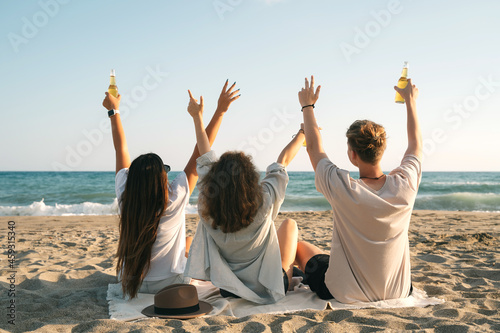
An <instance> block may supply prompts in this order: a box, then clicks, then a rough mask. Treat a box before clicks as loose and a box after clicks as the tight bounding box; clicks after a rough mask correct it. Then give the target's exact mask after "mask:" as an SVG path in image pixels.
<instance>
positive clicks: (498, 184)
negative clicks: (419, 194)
mask: <svg viewBox="0 0 500 333" xmlns="http://www.w3.org/2000/svg"><path fill="white" fill-rule="evenodd" d="M428 184H431V185H446V186H450V185H451V186H463V185H475V186H482V185H487V186H500V182H489V181H486V182H475V181H461V182H428V183H427V185H428Z"/></svg>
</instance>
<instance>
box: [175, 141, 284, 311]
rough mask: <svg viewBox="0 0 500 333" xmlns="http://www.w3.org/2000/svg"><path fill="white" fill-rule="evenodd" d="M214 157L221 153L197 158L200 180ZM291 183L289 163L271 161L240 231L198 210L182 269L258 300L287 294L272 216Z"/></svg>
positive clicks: (255, 300)
mask: <svg viewBox="0 0 500 333" xmlns="http://www.w3.org/2000/svg"><path fill="white" fill-rule="evenodd" d="M215 161H217V156H216V155H215V153H214V152H213V151H210V152H208V153H206V154H204V155H202V156H200V157H199V158H198V159H197V167H196V170H197V171H198V176H199V181H202V180H203V178H204V177H205V176H206V175H207V173H208V171H209V170H210V168H211V167H212V164H213V163H214V162H215ZM287 184H288V174H287V172H286V169H285V167H284V166H283V165H282V164H279V163H273V164H271V165H270V166H269V167H268V168H267V171H266V176H265V177H264V179H263V180H262V181H261V186H262V194H263V196H262V199H263V200H262V205H261V206H260V207H259V210H258V212H257V214H256V215H255V218H254V220H253V222H252V223H251V224H250V225H249V226H247V227H246V228H243V229H241V230H239V231H236V232H233V233H224V232H222V231H221V230H220V229H214V228H212V220H211V219H210V220H205V219H204V218H203V217H201V216H200V222H199V223H198V227H197V229H196V234H195V236H194V239H193V243H192V245H191V249H190V250H189V258H188V261H187V264H186V271H185V272H184V275H185V276H189V277H192V278H195V279H201V280H210V281H212V283H213V285H214V286H216V287H219V288H222V289H225V290H226V291H229V292H232V293H233V294H236V295H238V296H240V297H241V298H244V299H246V300H249V301H252V302H255V303H259V304H269V303H275V302H276V301H278V300H280V299H281V298H283V297H284V296H285V290H284V286H283V275H282V271H281V255H280V248H279V243H278V236H277V234H276V227H275V226H274V220H275V219H276V216H277V215H278V213H279V209H280V207H281V204H282V203H283V200H284V199H285V192H286V186H287Z"/></svg>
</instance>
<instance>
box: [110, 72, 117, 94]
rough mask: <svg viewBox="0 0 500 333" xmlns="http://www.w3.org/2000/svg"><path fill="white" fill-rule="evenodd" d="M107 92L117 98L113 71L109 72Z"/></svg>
mask: <svg viewBox="0 0 500 333" xmlns="http://www.w3.org/2000/svg"><path fill="white" fill-rule="evenodd" d="M108 92H109V93H110V94H111V95H113V96H115V97H118V87H117V86H116V78H115V70H114V69H112V70H111V74H110V75H109V88H108Z"/></svg>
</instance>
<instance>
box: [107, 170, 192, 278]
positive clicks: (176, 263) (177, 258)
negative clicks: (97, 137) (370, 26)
mask: <svg viewBox="0 0 500 333" xmlns="http://www.w3.org/2000/svg"><path fill="white" fill-rule="evenodd" d="M127 176H128V169H121V170H120V171H118V173H117V174H116V178H115V189H116V197H117V198H118V201H119V202H120V205H119V207H120V209H121V196H122V194H123V192H124V191H125V185H126V182H127ZM189 195H190V193H189V184H188V181H187V176H186V174H185V173H184V171H183V172H181V173H180V174H179V175H178V176H177V177H176V178H175V179H174V180H173V181H172V183H171V184H170V186H169V192H168V205H167V209H166V210H165V212H164V213H163V216H162V217H161V219H160V224H159V226H158V234H157V237H156V241H155V242H154V244H153V248H152V250H151V264H150V268H149V271H148V273H147V275H146V276H145V277H144V281H159V280H163V279H166V278H169V277H172V276H174V275H179V274H182V273H183V272H184V269H185V266H186V257H185V253H186V218H185V215H186V206H187V204H188V203H189Z"/></svg>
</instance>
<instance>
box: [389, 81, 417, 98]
mask: <svg viewBox="0 0 500 333" xmlns="http://www.w3.org/2000/svg"><path fill="white" fill-rule="evenodd" d="M394 90H396V91H397V92H398V93H399V94H400V95H401V97H403V98H404V100H405V102H410V101H413V102H415V101H416V100H417V97H418V88H417V87H416V86H415V85H414V84H412V83H411V79H408V84H407V85H406V87H405V88H404V89H401V88H398V87H397V86H394Z"/></svg>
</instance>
